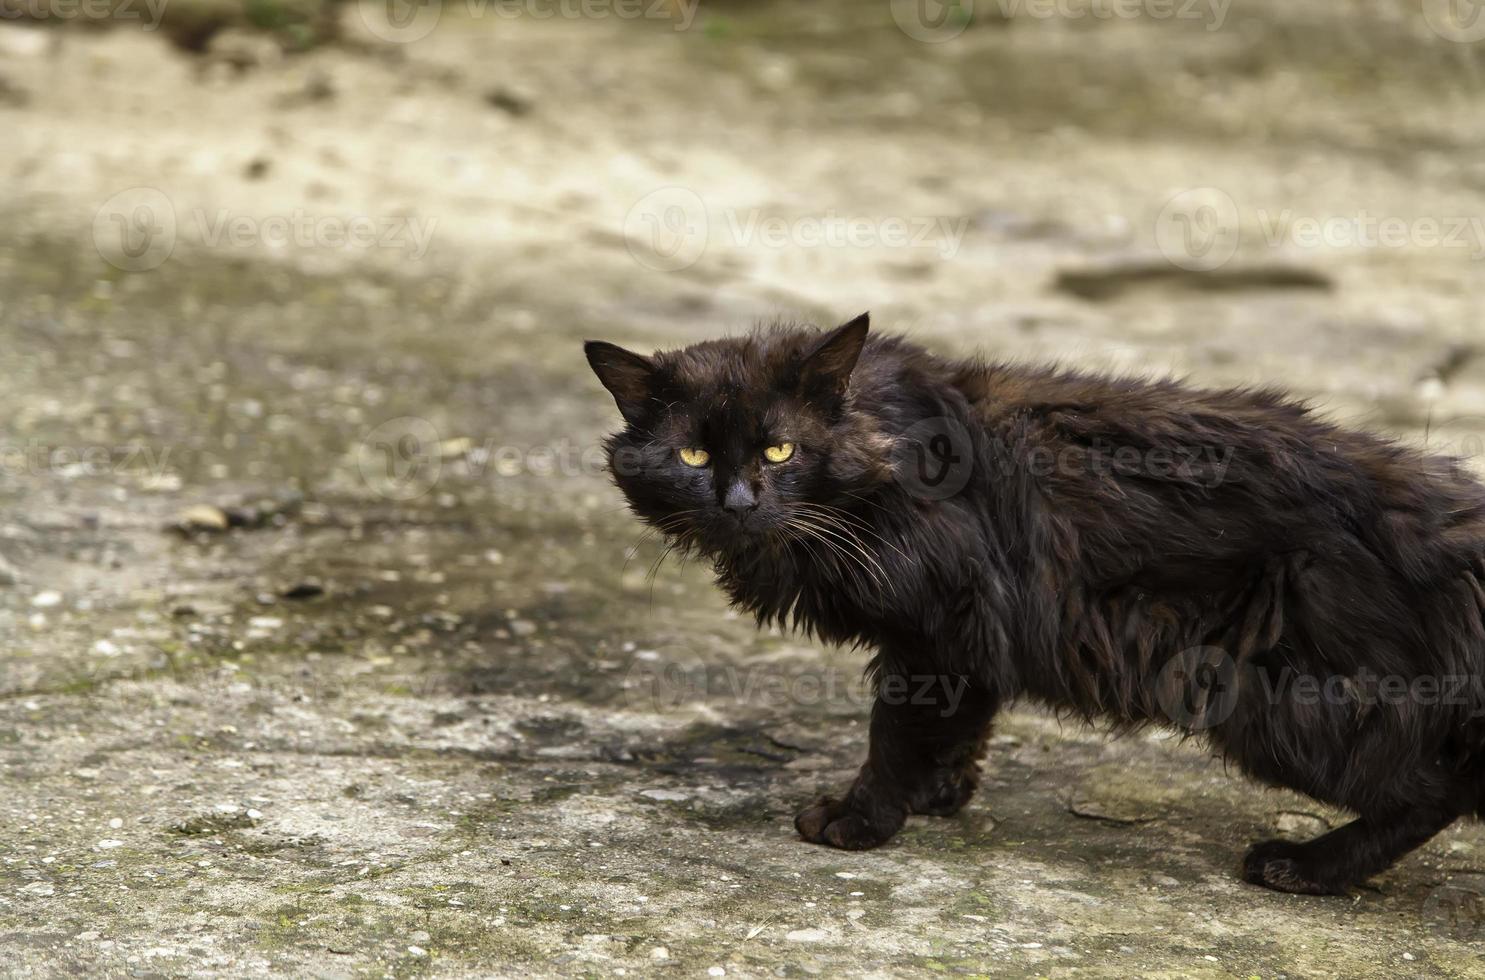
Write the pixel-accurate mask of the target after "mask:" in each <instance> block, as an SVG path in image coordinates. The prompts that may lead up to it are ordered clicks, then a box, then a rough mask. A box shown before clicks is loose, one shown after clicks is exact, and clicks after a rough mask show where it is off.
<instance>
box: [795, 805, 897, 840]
mask: <svg viewBox="0 0 1485 980" xmlns="http://www.w3.org/2000/svg"><path fill="white" fill-rule="evenodd" d="M906 816H907V814H906V813H905V812H903V808H902V807H894V806H887V805H871V804H869V803H867V804H862V803H860V802H853V801H852V800H850V799H849V798H848V799H845V800H834V799H831V798H829V797H825V798H823V799H821V800H820V801H819V802H818V803H816V804H814V805H813V806H807V807H805V808H804V809H803V810H800V811H799V815H798V816H797V817H795V818H794V829H795V830H797V831H799V836H800V837H803V838H804V839H805V840H807V841H809V842H810V843H812V844H824V845H826V846H827V847H839V848H841V849H842V850H846V851H865V850H868V849H870V848H873V847H876V846H877V845H879V844H885V843H886V842H887V841H888V840H890V839H891V838H892V835H893V834H895V833H897V832H898V831H899V830H900V829H902V823H903V820H904V819H905V818H906Z"/></svg>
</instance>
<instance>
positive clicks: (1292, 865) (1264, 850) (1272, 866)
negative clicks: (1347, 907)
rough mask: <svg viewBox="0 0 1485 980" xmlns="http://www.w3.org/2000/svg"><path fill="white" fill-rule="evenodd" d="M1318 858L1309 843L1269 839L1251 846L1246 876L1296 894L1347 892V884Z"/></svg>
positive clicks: (1338, 893)
mask: <svg viewBox="0 0 1485 980" xmlns="http://www.w3.org/2000/svg"><path fill="white" fill-rule="evenodd" d="M1333 877H1334V875H1332V874H1327V873H1326V869H1325V868H1324V867H1322V866H1319V865H1318V864H1317V862H1316V860H1315V854H1314V849H1313V848H1312V847H1310V845H1309V844H1297V843H1295V842H1294V841H1287V840H1266V841H1262V842H1260V843H1257V844H1254V845H1253V846H1252V847H1250V848H1248V853H1247V854H1246V855H1244V857H1243V879H1244V880H1245V881H1249V882H1252V883H1253V884H1255V885H1262V886H1264V887H1265V888H1272V889H1274V890H1275V891H1281V892H1291V893H1293V894H1295V895H1344V894H1345V892H1346V888H1345V885H1344V884H1339V885H1338V884H1336V883H1335V882H1334V881H1332V880H1330V879H1332V878H1333Z"/></svg>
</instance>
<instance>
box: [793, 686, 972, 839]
mask: <svg viewBox="0 0 1485 980" xmlns="http://www.w3.org/2000/svg"><path fill="white" fill-rule="evenodd" d="M998 704H999V699H998V698H996V697H994V696H993V695H992V694H990V693H989V692H987V691H984V690H981V689H979V688H976V687H974V686H972V685H971V684H970V683H969V680H968V678H966V677H964V676H962V675H905V674H885V675H883V676H881V677H880V678H878V681H877V693H876V701H875V703H874V704H873V705H872V710H871V744H870V747H869V749H868V750H867V757H866V764H865V765H863V766H862V767H861V771H860V773H859V774H857V776H856V781H855V782H853V783H852V784H851V787H850V789H848V790H847V791H846V793H845V795H844V796H843V797H840V798H839V799H834V798H829V797H827V798H825V799H822V800H819V801H818V802H816V803H815V804H813V805H812V806H809V807H806V808H805V809H804V810H802V811H800V813H799V815H798V816H797V817H795V819H794V827H795V829H797V830H798V831H799V835H800V836H801V837H803V838H804V839H805V840H807V841H811V842H813V843H816V844H826V845H829V846H830V847H840V848H844V849H846V850H864V849H866V848H871V847H876V846H877V845H878V844H882V843H885V842H886V841H887V840H889V839H890V838H891V837H892V835H893V834H895V833H897V831H898V830H900V829H901V828H902V824H903V821H904V820H905V819H906V818H907V815H908V814H909V813H926V814H933V815H937V816H948V815H949V814H952V813H955V812H956V811H958V810H959V808H960V807H962V806H963V805H964V804H965V803H967V802H968V801H969V798H970V797H971V796H972V795H973V794H974V791H975V787H976V786H977V785H978V783H979V764H978V759H979V755H980V751H981V749H982V748H983V747H984V742H985V737H986V735H987V734H988V732H989V725H990V719H991V718H992V717H993V715H994V713H995V709H996V707H997V706H998Z"/></svg>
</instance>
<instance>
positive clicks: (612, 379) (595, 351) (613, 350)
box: [583, 340, 655, 424]
mask: <svg viewBox="0 0 1485 980" xmlns="http://www.w3.org/2000/svg"><path fill="white" fill-rule="evenodd" d="M583 353H584V354H587V355H588V364H589V366H590V367H592V368H593V373H594V374H596V375H598V380H599V381H602V382H603V386H604V387H605V388H607V389H608V393H609V394H610V395H613V396H614V402H615V403H616V404H617V405H618V406H619V414H621V415H623V416H624V419H625V421H628V422H633V423H635V424H638V423H639V419H640V417H641V415H642V409H643V407H644V404H645V402H646V401H648V400H649V398H650V394H651V392H650V379H651V377H652V376H653V375H654V373H655V362H654V361H652V360H651V359H650V358H648V357H645V356H643V355H641V354H636V353H634V352H633V351H628V350H625V349H624V348H622V347H620V346H618V345H617V344H609V343H605V342H604V341H601V340H590V341H588V342H587V343H585V344H583Z"/></svg>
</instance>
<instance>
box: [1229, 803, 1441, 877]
mask: <svg viewBox="0 0 1485 980" xmlns="http://www.w3.org/2000/svg"><path fill="white" fill-rule="evenodd" d="M1458 816H1459V811H1458V810H1457V809H1456V808H1454V807H1450V806H1446V805H1442V804H1438V805H1421V806H1415V807H1413V808H1412V809H1409V810H1402V811H1399V812H1396V813H1392V814H1387V815H1385V816H1365V817H1361V818H1359V819H1357V820H1353V821H1351V822H1350V823H1348V824H1346V825H1345V826H1344V827H1339V828H1337V829H1335V830H1332V831H1331V832H1330V833H1328V834H1322V835H1321V836H1319V837H1316V838H1315V839H1314V840H1308V841H1303V842H1294V841H1285V840H1269V841H1263V842H1261V843H1258V844H1254V845H1253V846H1252V847H1251V848H1249V849H1248V853H1247V855H1246V856H1244V858H1243V878H1244V879H1246V880H1247V881H1250V882H1252V883H1253V884H1255V885H1263V886H1264V887H1266V888H1273V889H1275V890H1277V891H1281V892H1294V893H1296V894H1300V895H1341V894H1345V892H1346V890H1347V889H1348V888H1350V887H1352V886H1355V885H1359V884H1361V883H1362V882H1364V881H1365V880H1366V879H1368V878H1370V877H1371V876H1372V875H1374V874H1378V873H1380V872H1382V871H1385V870H1386V869H1387V868H1389V867H1391V866H1392V864H1393V862H1395V861H1396V860H1397V859H1398V858H1400V857H1402V856H1403V855H1404V854H1407V853H1408V852H1409V851H1411V850H1413V849H1414V848H1416V847H1418V846H1419V845H1421V844H1424V843H1426V842H1427V841H1428V840H1429V838H1431V837H1433V835H1435V834H1437V833H1438V832H1439V831H1441V830H1443V829H1444V828H1445V827H1447V826H1449V824H1451V823H1453V822H1454V820H1455V818H1456V817H1458Z"/></svg>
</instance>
